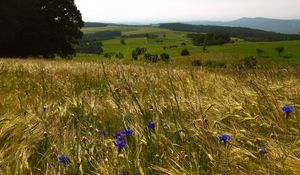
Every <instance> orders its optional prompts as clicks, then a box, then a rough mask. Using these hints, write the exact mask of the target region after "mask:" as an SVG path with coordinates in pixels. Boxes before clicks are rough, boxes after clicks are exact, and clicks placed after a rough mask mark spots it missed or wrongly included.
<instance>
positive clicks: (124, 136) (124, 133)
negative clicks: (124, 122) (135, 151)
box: [115, 129, 134, 140]
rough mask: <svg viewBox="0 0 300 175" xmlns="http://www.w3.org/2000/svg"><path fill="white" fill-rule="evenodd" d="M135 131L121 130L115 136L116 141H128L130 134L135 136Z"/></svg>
mask: <svg viewBox="0 0 300 175" xmlns="http://www.w3.org/2000/svg"><path fill="white" fill-rule="evenodd" d="M133 132H134V131H133V130H132V129H126V130H124V129H123V130H120V131H119V132H118V133H117V135H116V136H115V138H116V139H118V140H124V139H127V136H129V135H130V134H133Z"/></svg>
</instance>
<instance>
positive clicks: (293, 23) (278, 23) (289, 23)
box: [188, 18, 300, 34]
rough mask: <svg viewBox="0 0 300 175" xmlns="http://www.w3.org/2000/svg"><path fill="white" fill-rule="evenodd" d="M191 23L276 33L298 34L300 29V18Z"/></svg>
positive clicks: (243, 19)
mask: <svg viewBox="0 0 300 175" xmlns="http://www.w3.org/2000/svg"><path fill="white" fill-rule="evenodd" d="M188 23H189V24H197V25H198V24H202V25H216V26H230V27H247V28H252V29H260V30H265V31H271V32H276V33H286V34H296V33H298V32H299V30H300V20H296V19H291V20H282V19H270V18H240V19H237V20H234V21H227V22H221V21H193V22H188Z"/></svg>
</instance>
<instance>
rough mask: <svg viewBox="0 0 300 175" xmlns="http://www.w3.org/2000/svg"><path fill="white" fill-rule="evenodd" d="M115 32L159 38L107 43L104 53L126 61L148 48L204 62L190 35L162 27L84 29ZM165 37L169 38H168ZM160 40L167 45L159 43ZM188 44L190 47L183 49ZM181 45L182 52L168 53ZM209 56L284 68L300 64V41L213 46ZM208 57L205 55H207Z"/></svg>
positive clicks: (87, 29) (157, 52)
mask: <svg viewBox="0 0 300 175" xmlns="http://www.w3.org/2000/svg"><path fill="white" fill-rule="evenodd" d="M103 30H112V31H121V32H122V35H131V34H145V33H149V34H157V35H159V38H157V39H147V38H127V39H125V42H126V45H122V44H121V42H120V39H112V40H106V41H103V49H104V52H121V53H123V54H124V55H125V57H126V58H131V53H132V51H133V50H134V49H135V48H137V47H145V48H147V49H148V52H149V53H152V54H161V53H168V54H169V55H171V57H173V58H175V59H184V57H180V54H181V51H182V49H185V48H186V49H188V50H189V52H190V54H191V55H192V56H194V57H196V58H199V56H200V59H201V55H203V54H201V52H202V47H196V46H194V45H193V44H192V42H191V40H190V39H188V38H187V37H186V34H187V32H177V31H171V30H168V29H161V28H158V27H124V26H108V27H99V28H84V29H83V32H84V33H86V34H88V33H94V32H97V31H103ZM164 35H165V37H164ZM158 39H160V40H163V43H157V42H156V41H157V40H158ZM182 43H186V44H187V45H184V46H183V45H181V44H182ZM173 45H177V46H178V48H172V49H166V50H165V49H164V47H169V46H173ZM280 46H282V47H284V48H285V51H284V53H283V55H282V56H279V55H278V53H277V52H276V51H275V48H276V47H280ZM257 48H260V49H263V50H264V51H265V53H264V54H262V55H261V56H258V54H257V52H256V49H257ZM207 50H208V52H210V53H211V54H212V55H214V54H215V53H216V54H218V55H220V54H224V55H225V57H228V56H229V57H240V58H243V57H245V56H256V57H257V58H258V59H260V60H265V59H267V60H268V59H269V58H271V59H273V60H274V61H275V62H277V63H280V64H285V63H289V64H300V41H281V42H243V41H238V42H236V43H234V44H226V45H224V46H209V47H207ZM204 55H205V54H204Z"/></svg>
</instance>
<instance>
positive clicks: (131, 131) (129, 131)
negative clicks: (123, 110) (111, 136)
mask: <svg viewBox="0 0 300 175" xmlns="http://www.w3.org/2000/svg"><path fill="white" fill-rule="evenodd" d="M125 131H126V135H130V134H133V133H134V131H133V130H132V129H126V130H125Z"/></svg>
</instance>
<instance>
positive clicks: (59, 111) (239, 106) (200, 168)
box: [0, 60, 300, 175]
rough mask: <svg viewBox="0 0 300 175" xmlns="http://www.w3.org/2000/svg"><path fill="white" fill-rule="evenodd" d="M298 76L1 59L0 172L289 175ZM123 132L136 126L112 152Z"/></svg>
mask: <svg viewBox="0 0 300 175" xmlns="http://www.w3.org/2000/svg"><path fill="white" fill-rule="evenodd" d="M299 75H300V70H299V69H297V68H284V69H278V68H276V67H274V68H268V69H256V70H245V69H244V70H236V69H233V68H227V69H209V70H206V69H195V68H189V67H182V68H180V67H171V66H169V67H163V66H159V67H155V66H151V65H142V64H140V65H134V64H126V65H125V64H120V63H116V62H112V63H102V64H101V63H93V62H90V63H84V62H64V61H57V62H55V61H52V62H50V61H37V60H26V61H23V60H0V174H8V175H10V174H11V175H14V174H34V175H36V174H47V175H53V174H72V175H76V174H95V175H96V174H97V175H98V174H101V175H111V174H121V173H122V172H126V173H127V174H130V175H136V174H141V175H143V174H145V175H148V174H149V175H158V174H167V175H183V174H186V175H196V174H295V175H297V174H300V168H299V167H300V119H299V114H300V112H299V105H300V78H299ZM285 105H291V106H293V108H294V111H293V112H292V113H291V114H290V115H289V117H288V118H286V116H285V114H284V113H283V112H282V109H281V108H282V107H283V106H285ZM148 122H154V123H155V124H156V125H155V128H154V129H151V128H147V123H148ZM121 129H132V130H134V133H133V134H132V135H130V136H128V137H127V139H126V146H125V148H123V149H118V148H117V147H116V146H115V145H114V141H115V140H116V139H115V135H116V133H117V132H118V131H119V130H121ZM103 130H107V131H108V135H105V134H104V135H103V134H101V131H103ZM223 134H228V135H230V136H231V139H230V141H229V142H227V143H226V144H224V143H222V142H220V141H219V140H218V136H220V135H223ZM264 149H266V150H267V154H264V153H263V152H262V150H264ZM61 155H65V156H68V157H69V158H70V162H67V163H65V164H64V163H61V162H59V161H58V158H59V157H60V156H61Z"/></svg>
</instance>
